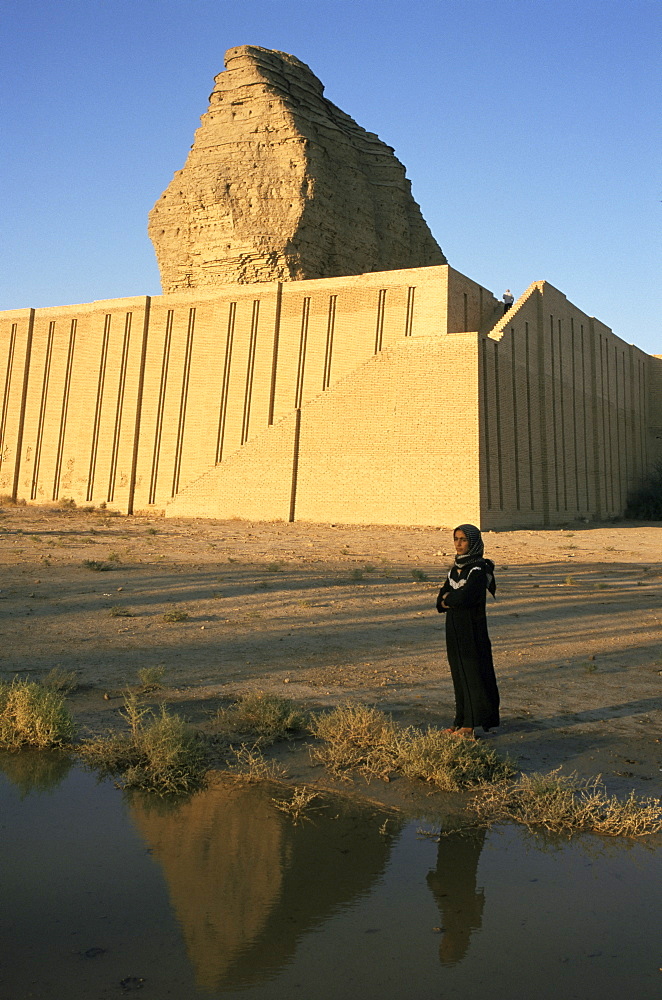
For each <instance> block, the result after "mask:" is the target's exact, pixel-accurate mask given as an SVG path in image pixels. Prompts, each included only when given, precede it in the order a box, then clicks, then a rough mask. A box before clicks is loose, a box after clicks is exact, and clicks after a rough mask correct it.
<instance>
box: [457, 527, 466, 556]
mask: <svg viewBox="0 0 662 1000" xmlns="http://www.w3.org/2000/svg"><path fill="white" fill-rule="evenodd" d="M453 541H454V542H455V551H456V552H457V554H458V555H459V556H466V554H467V552H468V551H469V539H468V538H467V536H466V535H465V533H464V532H463V531H456V532H454V534H453Z"/></svg>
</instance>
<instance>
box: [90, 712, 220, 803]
mask: <svg viewBox="0 0 662 1000" xmlns="http://www.w3.org/2000/svg"><path fill="white" fill-rule="evenodd" d="M124 705H125V707H124V712H123V713H122V714H123V717H124V719H125V720H126V721H127V723H128V725H129V730H130V732H129V733H124V734H117V735H112V736H108V737H102V738H100V739H97V740H92V741H90V742H89V743H86V744H85V745H84V746H83V747H82V748H81V755H82V757H83V759H84V760H85V763H86V764H87V765H88V766H89V767H93V768H97V769H98V770H100V771H101V772H102V773H106V774H117V775H120V776H121V782H122V785H123V786H124V787H125V788H142V789H145V790H149V791H154V792H158V793H159V794H161V795H164V794H173V793H174V794H181V793H185V792H192V791H195V790H197V789H198V788H201V787H202V786H203V785H204V781H205V775H206V773H207V768H208V757H209V753H208V747H207V744H206V742H205V741H204V740H203V739H202V738H201V737H200V735H199V734H197V733H196V732H194V731H193V730H192V729H191V728H190V727H189V726H188V725H187V724H186V723H185V722H184V720H183V719H182V718H181V716H179V715H176V714H171V713H170V712H169V711H168V709H167V707H166V706H165V705H163V706H162V707H161V711H160V713H159V714H157V715H155V714H154V713H153V712H152V711H151V709H147V708H144V707H141V706H139V705H138V701H137V697H136V695H135V694H133V693H132V694H127V695H126V696H125V703H124Z"/></svg>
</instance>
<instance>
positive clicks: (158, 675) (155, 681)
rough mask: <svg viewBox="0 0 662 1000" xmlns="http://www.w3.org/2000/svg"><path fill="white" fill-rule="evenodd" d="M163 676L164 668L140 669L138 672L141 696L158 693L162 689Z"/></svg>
mask: <svg viewBox="0 0 662 1000" xmlns="http://www.w3.org/2000/svg"><path fill="white" fill-rule="evenodd" d="M164 675H165V667H142V668H141V669H140V670H139V671H138V680H139V681H140V690H141V692H142V693H143V694H149V692H150V691H158V690H159V688H161V687H163V684H162V681H163V677H164Z"/></svg>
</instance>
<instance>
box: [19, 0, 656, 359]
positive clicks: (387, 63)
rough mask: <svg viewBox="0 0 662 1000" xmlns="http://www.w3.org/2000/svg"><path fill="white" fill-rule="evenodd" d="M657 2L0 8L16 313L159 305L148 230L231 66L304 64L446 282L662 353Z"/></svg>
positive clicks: (203, 0) (130, 0)
mask: <svg viewBox="0 0 662 1000" xmlns="http://www.w3.org/2000/svg"><path fill="white" fill-rule="evenodd" d="M661 28H662V4H660V3H659V0H575V2H569V0H427V2H422V0H399V2H395V0H0V86H1V87H2V100H1V101H0V129H1V131H2V136H3V144H2V145H3V154H4V155H3V156H2V158H1V162H0V185H1V189H2V192H3V195H2V205H1V209H0V225H1V228H2V233H3V238H2V241H1V244H0V246H1V250H0V254H1V257H0V309H9V308H15V307H23V306H28V305H29V306H36V307H38V306H44V305H60V304H68V303H73V302H85V301H90V300H92V299H100V298H115V297H119V296H124V295H139V294H140V295H142V294H157V293H158V292H159V290H160V284H159V276H158V268H157V266H156V260H155V257H154V253H153V250H152V247H151V244H150V242H149V240H148V238H147V232H146V227H147V213H148V211H149V210H150V208H151V207H152V205H153V204H154V202H155V201H156V199H157V198H158V197H159V195H160V194H161V192H162V191H163V190H164V188H165V187H166V186H167V184H168V183H169V182H170V180H171V178H172V175H173V173H174V171H175V170H177V169H179V168H180V167H182V166H183V165H184V161H185V159H186V155H187V153H188V149H189V147H190V145H191V143H192V141H193V133H194V131H195V129H196V128H197V126H198V123H199V118H200V115H201V114H203V112H204V111H205V110H206V107H207V97H208V95H209V93H210V91H211V89H212V86H213V78H214V76H215V75H216V74H217V73H218V72H220V71H221V70H222V68H223V54H224V52H225V50H226V49H227V48H230V47H231V46H234V45H242V44H253V45H263V46H265V47H267V48H275V49H282V50H284V51H286V52H291V53H293V54H294V55H296V56H297V57H298V58H299V59H302V60H303V61H304V62H306V63H308V65H309V66H310V67H311V69H312V70H313V71H314V72H315V73H316V74H317V76H318V77H319V78H320V79H321V80H322V82H323V83H324V85H325V88H326V89H325V93H326V96H327V97H328V98H329V99H330V100H332V101H333V102H334V103H335V104H337V105H339V106H340V107H341V108H342V109H343V110H344V111H346V112H347V113H348V114H350V115H351V116H352V117H353V118H354V119H355V120H356V121H357V122H358V123H359V124H360V125H362V126H363V127H364V128H366V129H368V130H369V131H371V132H376V133H377V134H378V135H379V136H380V138H382V139H383V140H384V141H385V142H387V143H389V145H391V146H394V147H395V151H396V154H397V155H398V157H399V158H400V160H402V162H403V163H404V164H405V166H406V168H407V173H408V176H409V177H410V179H411V181H412V186H413V192H414V197H415V198H416V200H417V201H418V202H419V204H420V205H421V209H422V211H423V215H424V217H425V219H426V221H427V223H428V225H429V226H430V228H431V229H432V232H433V233H434V235H435V237H436V238H437V240H438V242H439V244H440V245H441V247H442V249H443V250H444V252H445V254H446V256H447V257H448V260H449V263H450V264H451V265H452V266H453V267H455V268H457V269H458V270H460V271H462V272H463V273H465V274H468V275H469V276H470V277H472V278H474V279H475V280H476V281H479V282H481V283H482V284H483V285H485V286H487V287H488V288H490V289H492V291H494V292H495V293H496V294H497V296H500V295H501V293H502V292H503V290H504V289H505V288H506V286H509V287H510V288H512V290H513V291H514V292H515V293H516V294H519V293H520V292H522V291H523V290H524V289H525V288H526V287H527V286H528V285H529V284H530V283H531V282H532V281H535V280H538V279H541V278H544V279H546V280H548V281H550V282H551V283H552V284H553V285H555V286H556V287H557V288H560V289H561V290H562V291H563V292H564V293H565V294H566V295H567V296H568V298H569V299H571V301H573V302H575V303H576V304H577V305H578V306H579V307H580V308H582V309H583V310H584V311H585V312H587V313H589V314H591V315H595V316H597V317H598V318H599V319H601V320H602V321H603V322H605V323H607V324H608V325H609V326H611V327H612V328H613V329H614V331H615V332H616V333H617V334H618V335H619V336H621V337H623V339H624V340H626V341H628V342H631V343H636V344H637V345H638V346H640V347H642V348H644V349H645V350H647V351H649V352H651V353H658V354H659V353H662V332H661V330H660V316H661V314H662V309H661V306H662V302H661V296H660V287H661V286H662V281H661V280H660V278H661V275H660V259H661V256H660V240H659V232H660V214H661V211H662V179H661V177H660V141H659V136H660V131H661V130H660V124H661V123H660V118H659V111H658V110H657V109H658V108H659V107H660V97H661V96H662V95H661V93H660V91H661V90H662V88H661V86H660V83H661V73H660V58H659V53H660V42H661V40H662V30H661Z"/></svg>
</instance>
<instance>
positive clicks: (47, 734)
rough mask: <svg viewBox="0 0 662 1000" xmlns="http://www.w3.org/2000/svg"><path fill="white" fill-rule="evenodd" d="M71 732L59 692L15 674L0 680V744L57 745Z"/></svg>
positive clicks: (14, 747) (12, 746) (12, 747)
mask: <svg viewBox="0 0 662 1000" xmlns="http://www.w3.org/2000/svg"><path fill="white" fill-rule="evenodd" d="M74 733H75V727H74V723H73V719H72V718H71V715H70V714H69V711H68V710H67V708H66V705H65V703H64V697H63V695H62V694H61V692H59V691H54V690H52V689H50V688H47V687H45V686H44V685H43V684H37V683H36V682H35V681H28V680H20V679H19V678H17V677H15V678H14V680H13V681H12V683H11V684H0V747H3V748H4V749H8V750H18V749H19V747H26V746H31V747H38V748H39V749H42V750H43V749H46V748H48V747H61V746H64V745H65V744H67V743H70V742H71V740H72V739H73V737H74Z"/></svg>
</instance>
